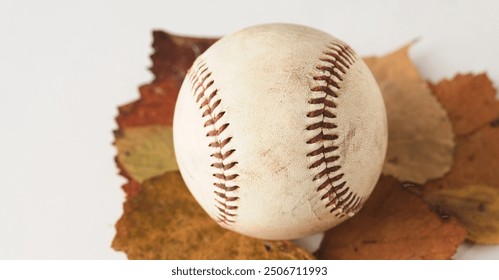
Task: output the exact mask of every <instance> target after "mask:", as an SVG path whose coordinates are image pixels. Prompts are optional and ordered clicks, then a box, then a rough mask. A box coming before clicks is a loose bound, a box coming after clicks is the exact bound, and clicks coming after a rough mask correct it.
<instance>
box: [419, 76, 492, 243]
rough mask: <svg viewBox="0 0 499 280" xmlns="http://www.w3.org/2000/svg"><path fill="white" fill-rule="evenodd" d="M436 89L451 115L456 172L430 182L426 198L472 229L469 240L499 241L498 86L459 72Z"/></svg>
mask: <svg viewBox="0 0 499 280" xmlns="http://www.w3.org/2000/svg"><path fill="white" fill-rule="evenodd" d="M433 88H434V90H435V95H436V96H437V97H438V98H439V99H440V100H441V102H442V104H443V106H444V107H445V108H446V109H447V110H448V112H449V116H451V118H452V121H453V124H454V130H455V131H456V150H455V155H454V165H453V167H452V169H451V171H450V172H449V173H448V174H446V175H445V176H444V177H442V178H440V179H437V180H433V181H430V182H429V183H427V184H426V185H425V187H424V194H425V199H426V200H428V201H429V202H430V203H434V204H436V205H437V206H439V207H443V208H446V209H447V210H448V211H450V212H453V213H455V215H456V216H457V217H458V218H459V220H460V221H461V222H462V223H463V224H464V225H465V226H466V228H467V229H468V231H469V233H470V235H469V239H470V240H472V241H475V242H478V243H486V244H491V243H495V244H497V243H499V219H497V218H496V217H497V216H498V215H499V213H498V211H499V209H498V208H496V206H495V205H497V204H498V203H499V180H498V179H499V175H498V171H499V140H498V139H499V126H498V125H497V124H496V123H497V120H498V119H499V101H497V100H496V99H495V94H494V92H495V90H494V89H493V88H492V84H491V82H490V81H489V80H488V78H487V76H486V75H483V74H482V75H477V76H473V75H464V76H463V75H458V76H456V77H455V78H454V79H453V80H451V81H442V82H440V83H439V84H437V85H436V86H433ZM468 110H469V112H468ZM470 201H473V203H471V202H470ZM477 205H478V206H477ZM480 205H483V207H482V206H480ZM479 208H484V209H486V210H487V211H480V209H479Z"/></svg>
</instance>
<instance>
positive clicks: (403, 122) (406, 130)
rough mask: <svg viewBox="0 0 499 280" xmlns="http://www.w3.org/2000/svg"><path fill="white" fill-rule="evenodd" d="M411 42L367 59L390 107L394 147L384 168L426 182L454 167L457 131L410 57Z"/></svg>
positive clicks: (390, 142)
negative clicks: (455, 131)
mask: <svg viewBox="0 0 499 280" xmlns="http://www.w3.org/2000/svg"><path fill="white" fill-rule="evenodd" d="M409 47H410V46H406V47H404V48H402V49H400V50H398V51H396V52H394V53H392V54H389V55H387V56H384V57H379V58H376V57H372V58H367V59H365V61H366V63H367V64H368V66H369V68H370V69H371V71H372V72H373V74H374V76H375V78H376V80H377V82H378V84H379V86H380V89H381V92H382V93H383V98H384V100H385V105H386V110H387V117H388V149H387V154H386V160H385V165H384V166H383V174H385V175H392V176H394V177H396V178H398V179H399V180H401V181H409V182H415V183H419V184H422V183H424V182H426V181H427V180H429V179H433V178H438V177H440V176H442V175H444V174H445V173H446V172H447V171H449V169H450V167H451V165H452V152H453V148H454V142H453V137H454V136H453V133H452V129H451V124H450V122H449V119H448V117H447V114H446V112H445V111H444V109H443V108H442V106H441V105H440V103H439V102H438V101H437V100H436V98H435V97H434V96H433V95H432V94H431V91H430V89H429V88H428V87H427V85H426V83H425V81H423V80H422V79H421V77H420V76H419V73H418V71H417V69H416V67H415V66H414V65H413V64H412V62H411V61H410V59H409V54H408V49H409Z"/></svg>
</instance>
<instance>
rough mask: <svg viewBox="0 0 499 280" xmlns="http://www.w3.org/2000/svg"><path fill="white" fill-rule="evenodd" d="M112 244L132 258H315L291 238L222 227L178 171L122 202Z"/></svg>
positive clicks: (146, 186) (144, 185)
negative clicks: (269, 237)
mask: <svg viewBox="0 0 499 280" xmlns="http://www.w3.org/2000/svg"><path fill="white" fill-rule="evenodd" d="M116 230H117V233H116V237H115V239H114V241H113V248H114V249H116V250H120V251H124V252H125V253H127V255H128V258H130V259H313V256H312V255H311V254H310V253H308V252H306V251H305V250H303V249H301V248H299V247H297V246H296V245H294V244H292V243H291V242H289V241H262V240H257V239H253V238H249V237H245V236H242V235H240V234H237V233H234V232H232V231H228V230H226V229H223V228H222V227H220V226H219V225H218V224H216V223H215V222H214V221H213V220H212V219H211V218H210V217H209V216H208V215H207V214H206V213H205V212H204V211H203V210H202V209H201V207H200V206H199V205H198V203H197V202H196V201H195V200H194V198H193V197H192V195H191V194H190V193H189V191H188V189H187V187H186V186H185V184H184V182H183V180H182V178H181V176H180V174H179V173H178V172H168V173H165V174H164V175H162V176H160V177H156V178H153V179H149V180H146V181H145V182H144V183H143V185H142V189H141V191H140V192H139V193H138V194H137V195H136V196H134V197H133V198H129V199H128V201H127V202H126V203H125V213H124V215H123V216H122V217H121V219H120V220H119V221H118V223H117V225H116Z"/></svg>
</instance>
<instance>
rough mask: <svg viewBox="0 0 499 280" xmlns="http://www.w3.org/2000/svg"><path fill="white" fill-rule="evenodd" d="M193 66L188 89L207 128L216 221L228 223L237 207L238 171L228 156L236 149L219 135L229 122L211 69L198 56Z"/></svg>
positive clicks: (224, 137) (231, 221) (230, 221)
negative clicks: (213, 180) (213, 179)
mask: <svg viewBox="0 0 499 280" xmlns="http://www.w3.org/2000/svg"><path fill="white" fill-rule="evenodd" d="M193 69H195V70H193ZM193 69H191V70H190V71H189V74H188V75H189V81H190V82H191V86H192V88H191V90H192V92H193V95H194V98H195V101H196V103H197V104H199V110H200V111H201V112H202V118H203V120H204V121H205V122H204V127H205V128H207V129H208V132H207V133H206V137H207V138H208V139H209V142H210V144H209V145H208V146H209V147H210V148H212V149H213V150H214V152H213V153H212V154H211V155H210V156H211V158H212V160H213V163H212V164H211V167H213V168H214V170H215V173H213V174H212V175H213V177H214V178H216V179H215V180H216V182H214V183H213V185H214V186H215V190H214V195H215V207H216V209H217V210H216V212H217V213H216V217H217V222H218V223H219V224H221V225H224V226H230V225H232V224H233V223H234V222H235V217H236V216H237V214H236V211H237V209H238V206H237V205H235V201H237V200H238V199H239V197H237V196H235V195H234V194H233V193H232V192H234V191H235V190H237V189H239V186H237V185H235V184H234V180H235V179H236V178H237V177H238V176H239V174H237V173H234V172H231V171H230V170H231V169H232V168H233V167H234V166H236V165H237V164H238V162H237V161H234V160H233V159H232V158H233V154H234V152H235V151H236V150H235V149H227V147H226V145H227V144H228V143H229V142H230V141H231V140H232V137H230V136H224V135H222V133H223V132H224V131H226V129H227V128H228V127H229V123H227V122H224V121H223V116H224V114H225V111H222V110H220V103H221V99H220V98H218V96H217V94H218V91H219V90H218V89H217V88H214V86H213V84H214V83H215V81H214V80H213V79H212V78H211V74H212V73H211V72H210V71H209V69H208V66H207V65H206V63H205V62H204V61H203V60H202V59H199V60H198V63H197V66H196V67H194V66H193Z"/></svg>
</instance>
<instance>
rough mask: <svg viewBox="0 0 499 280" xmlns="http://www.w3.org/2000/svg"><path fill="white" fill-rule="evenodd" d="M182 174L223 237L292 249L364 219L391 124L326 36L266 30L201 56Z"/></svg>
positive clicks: (189, 102) (182, 106)
mask: <svg viewBox="0 0 499 280" xmlns="http://www.w3.org/2000/svg"><path fill="white" fill-rule="evenodd" d="M173 133H174V146H175V154H176V157H177V161H178V166H179V168H180V172H181V174H182V177H183V179H184V181H185V183H186V184H187V186H188V188H189V190H190V191H191V193H192V194H193V195H194V197H195V198H196V200H197V201H198V202H199V204H200V205H201V206H202V207H203V209H204V210H205V211H206V213H208V215H209V216H210V217H211V218H213V219H214V220H215V221H216V222H217V223H218V224H220V225H221V226H223V227H225V228H227V229H230V230H233V231H236V232H239V233H241V234H244V235H247V236H252V237H255V238H260V239H267V240H279V239H295V238H300V237H303V236H307V235H310V234H314V233H318V232H322V231H325V230H327V229H329V228H331V227H334V226H335V225H338V224H339V223H341V222H343V221H345V220H346V219H348V218H349V217H351V216H353V215H355V213H357V212H358V211H359V210H360V209H361V208H362V206H363V204H364V203H365V202H366V200H367V199H368V197H369V195H370V194H371V192H372V190H373V188H374V186H375V184H376V182H377V180H378V177H379V175H380V172H381V168H382V164H383V161H384V157H385V152H386V145H387V123H386V112H385V107H384V103H383V99H382V96H381V93H380V91H379V88H378V86H377V84H376V81H375V80H374V78H373V76H372V74H371V72H370V71H369V69H368V68H367V66H366V65H365V64H364V62H363V61H362V59H361V58H360V57H359V56H357V54H355V52H354V51H353V50H352V49H351V48H350V47H349V46H348V45H347V44H345V43H343V42H342V41H340V40H338V39H336V38H335V37H333V36H331V35H328V34H327V33H324V32H322V31H319V30H316V29H312V28H309V27H305V26H299V25H291V24H266V25H259V26H254V27H249V28H246V29H244V30H242V31H239V32H236V33H233V34H231V35H228V36H226V37H224V38H222V39H221V40H219V41H218V42H216V43H215V44H214V45H213V46H212V47H210V48H209V49H208V50H207V51H206V52H205V53H203V54H202V55H200V56H199V57H198V58H197V59H196V61H195V62H194V64H193V65H192V67H191V69H190V70H189V72H188V73H187V76H186V78H185V80H184V83H183V84H182V87H181V89H180V93H179V96H178V100H177V104H176V108H175V115H174V124H173Z"/></svg>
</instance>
